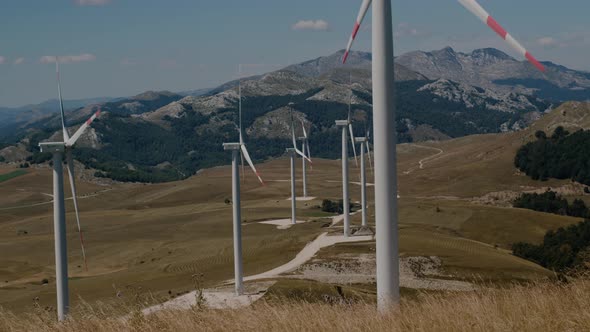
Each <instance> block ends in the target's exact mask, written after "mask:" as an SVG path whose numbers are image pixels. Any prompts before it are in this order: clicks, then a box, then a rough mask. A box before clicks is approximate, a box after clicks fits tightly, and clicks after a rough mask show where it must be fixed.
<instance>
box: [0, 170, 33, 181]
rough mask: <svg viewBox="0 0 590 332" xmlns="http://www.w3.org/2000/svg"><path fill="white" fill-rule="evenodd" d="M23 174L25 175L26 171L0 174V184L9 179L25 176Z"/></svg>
mask: <svg viewBox="0 0 590 332" xmlns="http://www.w3.org/2000/svg"><path fill="white" fill-rule="evenodd" d="M25 174H27V171H25V170H22V169H19V170H16V171H12V172H10V173H4V174H0V183H2V182H4V181H8V180H10V179H14V178H16V177H19V176H21V175H25Z"/></svg>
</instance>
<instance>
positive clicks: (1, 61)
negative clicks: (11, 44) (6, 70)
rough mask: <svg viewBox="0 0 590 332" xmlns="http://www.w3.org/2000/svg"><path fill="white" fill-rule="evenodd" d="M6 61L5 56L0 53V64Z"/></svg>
mask: <svg viewBox="0 0 590 332" xmlns="http://www.w3.org/2000/svg"><path fill="white" fill-rule="evenodd" d="M5 63H6V58H5V57H3V56H1V55H0V65H3V64H5Z"/></svg>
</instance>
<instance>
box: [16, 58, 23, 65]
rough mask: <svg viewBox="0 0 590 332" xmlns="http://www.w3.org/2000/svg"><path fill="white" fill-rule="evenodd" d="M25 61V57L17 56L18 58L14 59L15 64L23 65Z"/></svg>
mask: <svg viewBox="0 0 590 332" xmlns="http://www.w3.org/2000/svg"><path fill="white" fill-rule="evenodd" d="M24 62H25V58H16V59H14V62H13V64H15V65H21V64H23V63H24Z"/></svg>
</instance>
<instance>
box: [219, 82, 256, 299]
mask: <svg viewBox="0 0 590 332" xmlns="http://www.w3.org/2000/svg"><path fill="white" fill-rule="evenodd" d="M238 90H239V93H238V94H239V99H240V100H239V103H238V104H239V106H238V109H239V110H238V112H239V115H238V116H239V123H240V125H239V128H238V130H239V139H240V141H239V142H238V143H223V149H224V150H228V151H232V209H233V233H234V277H235V290H236V295H242V294H243V293H244V273H243V265H242V216H241V213H242V211H241V202H240V171H239V164H240V160H239V159H240V156H241V158H244V159H246V161H247V162H248V164H249V165H250V168H251V169H252V171H253V172H254V174H256V177H257V178H258V181H260V183H261V184H262V185H263V186H264V181H262V178H261V177H260V174H259V173H258V171H257V170H256V167H254V163H252V159H251V158H250V154H249V153H248V150H247V149H246V144H245V143H244V139H243V137H242V89H241V81H240V82H238Z"/></svg>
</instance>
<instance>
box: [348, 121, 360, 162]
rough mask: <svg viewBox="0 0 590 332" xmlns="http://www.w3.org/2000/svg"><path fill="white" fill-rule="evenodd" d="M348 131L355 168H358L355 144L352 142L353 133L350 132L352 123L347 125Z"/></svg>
mask: <svg viewBox="0 0 590 332" xmlns="http://www.w3.org/2000/svg"><path fill="white" fill-rule="evenodd" d="M348 130H349V131H350V142H352V152H353V153H354V162H355V163H356V167H359V161H358V158H357V156H356V144H355V142H354V133H353V131H352V123H349V124H348Z"/></svg>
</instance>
